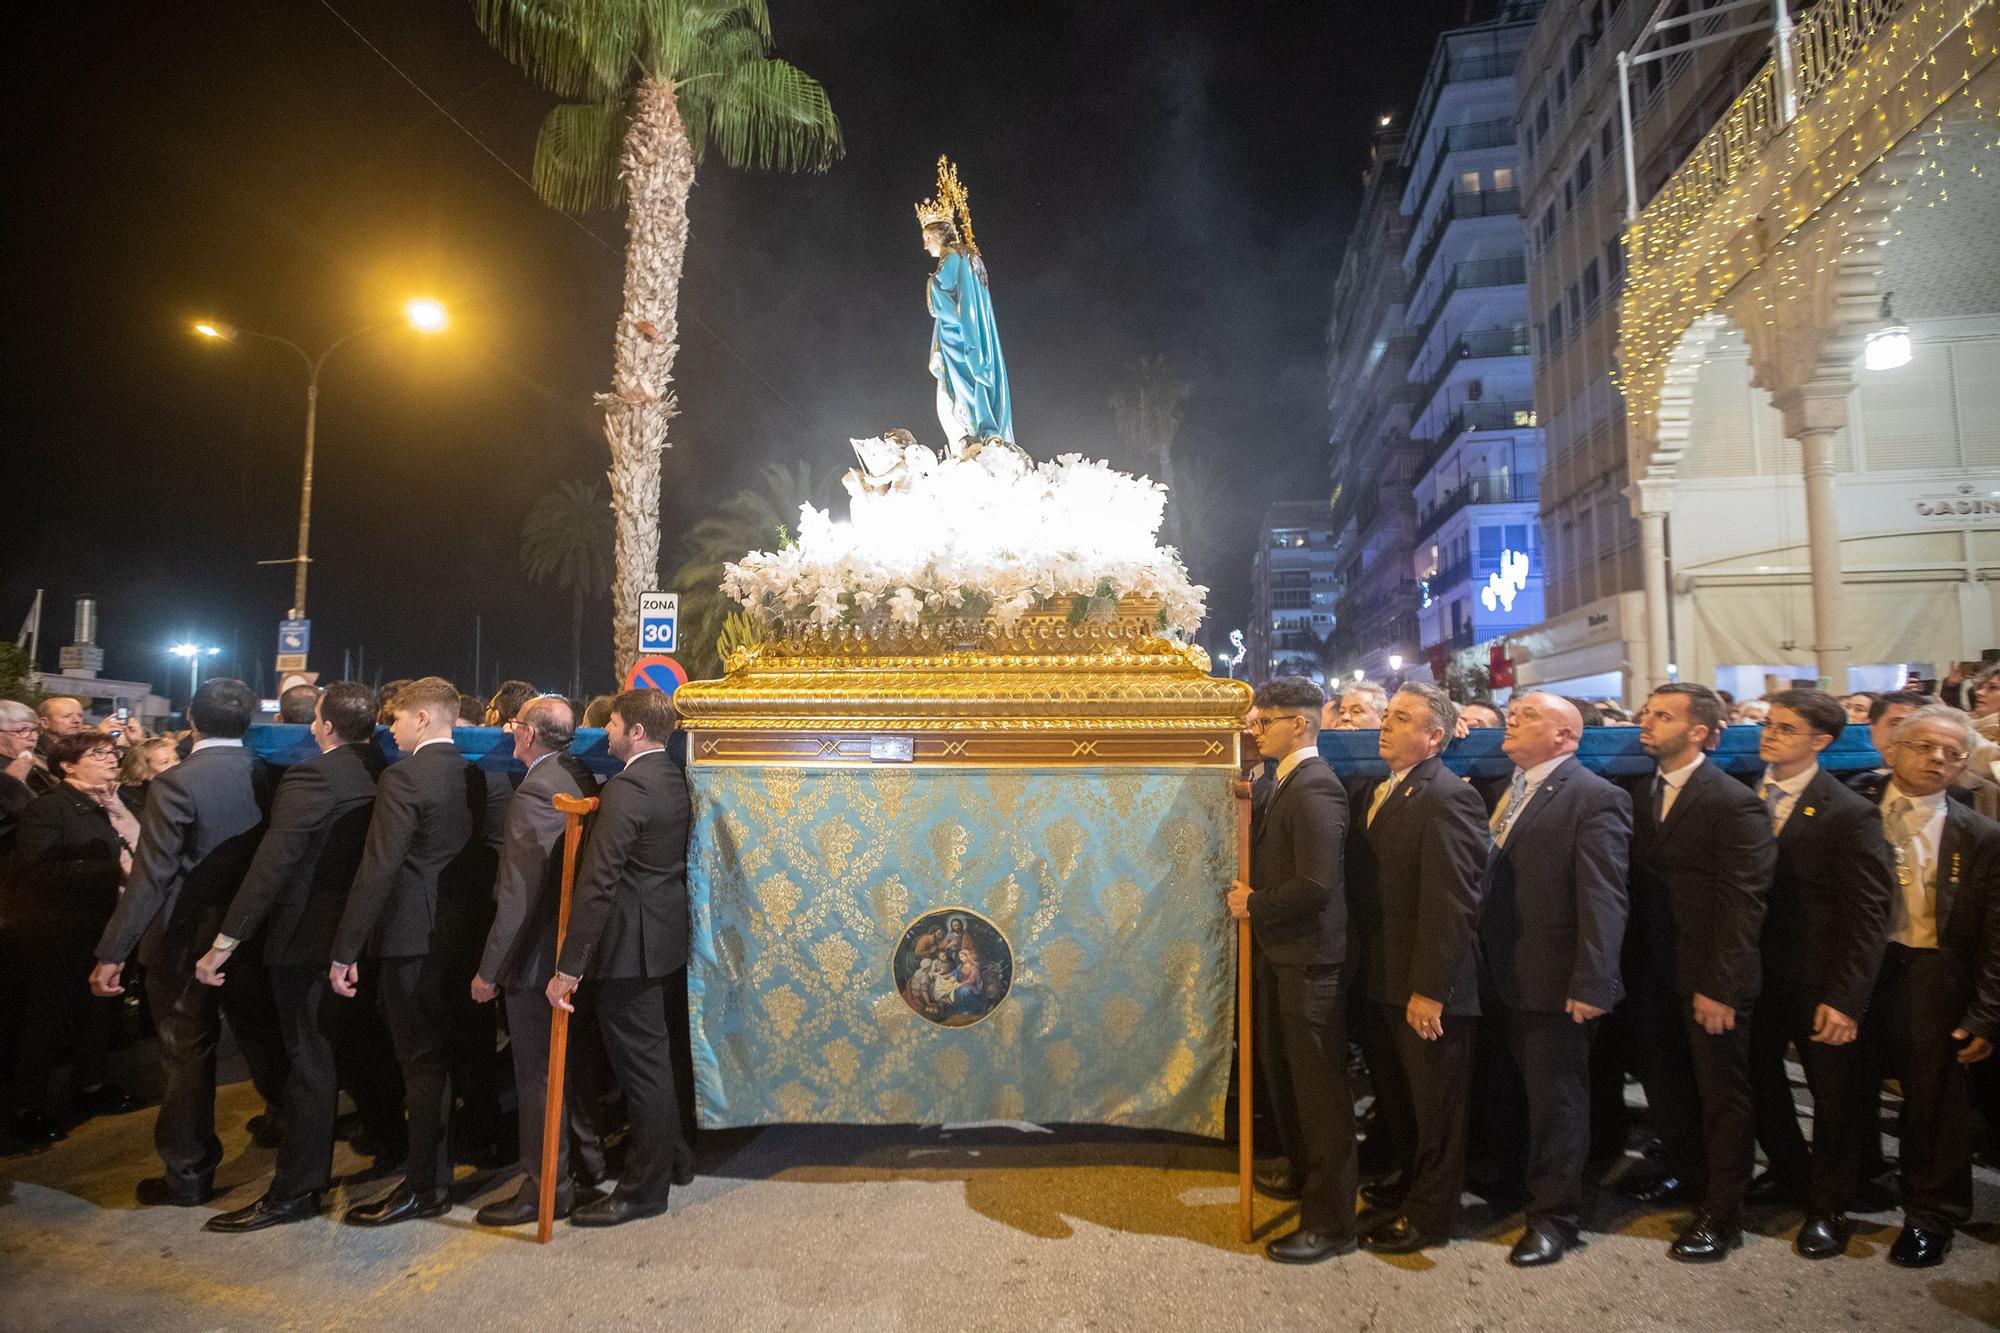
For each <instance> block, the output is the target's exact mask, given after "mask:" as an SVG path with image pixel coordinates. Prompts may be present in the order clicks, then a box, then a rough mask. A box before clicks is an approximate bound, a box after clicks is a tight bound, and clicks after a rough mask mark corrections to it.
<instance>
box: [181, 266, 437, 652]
mask: <svg viewBox="0 0 2000 1333" xmlns="http://www.w3.org/2000/svg"><path fill="white" fill-rule="evenodd" d="M449 322H450V321H449V319H448V318H447V316H446V314H445V309H444V306H443V305H441V304H439V303H438V302H436V301H433V300H430V299H428V298H423V297H420V298H418V299H416V300H412V301H410V302H409V303H407V304H406V305H404V307H403V313H402V315H401V317H400V318H397V319H385V320H382V321H381V322H380V323H377V324H369V325H366V326H365V327H362V328H358V329H356V330H354V331H353V332H352V333H348V334H343V335H342V336H340V337H338V338H336V339H334V340H333V341H332V342H331V343H329V344H328V345H327V348H326V350H325V351H323V352H321V353H320V354H319V355H318V356H314V355H312V353H310V352H308V351H306V349H305V348H303V347H301V346H299V345H298V344H297V343H295V342H293V341H292V340H291V339H290V338H280V337H278V336H277V335H276V334H272V333H259V332H258V331H257V330H256V329H245V328H239V327H238V326H236V325H234V324H225V323H223V322H222V321H221V320H217V319H205V320H200V321H198V322H197V323H196V324H195V326H194V331H195V332H196V333H198V334H200V335H201V336H202V337H204V338H211V339H214V340H216V341H219V342H235V341H236V340H237V339H238V338H258V339H262V340H263V341H264V342H271V343H278V344H280V345H281V346H285V347H289V348H291V349H292V350H293V351H294V352H297V353H298V354H299V360H301V361H303V362H304V363H305V367H306V458H305V470H304V474H303V476H302V479H301V480H300V482H299V553H298V554H297V555H295V556H292V557H291V558H290V559H288V560H264V561H259V562H258V563H260V564H266V565H291V566H293V574H292V608H291V613H290V617H289V618H290V619H292V620H303V619H305V614H306V566H307V565H308V564H310V563H311V557H310V556H309V555H308V554H307V542H308V538H309V537H310V536H311V534H312V493H313V427H314V424H315V422H316V420H317V418H318V416H319V372H320V368H321V367H323V366H324V365H326V359H327V358H328V357H329V356H332V355H333V353H334V350H335V349H336V348H339V347H343V346H345V345H346V344H348V343H351V342H353V341H354V340H355V339H356V338H360V337H363V336H365V335H367V334H370V333H378V332H380V331H381V330H383V329H387V328H394V327H395V326H396V325H398V324H408V325H409V326H410V327H411V328H413V329H415V330H417V331H418V332H419V333H436V332H438V331H439V330H441V329H443V328H444V327H445V325H446V324H447V323H449ZM181 646H182V647H187V646H188V645H185V644H183V645H181ZM174 651H175V652H176V653H178V652H180V648H175V649H174Z"/></svg>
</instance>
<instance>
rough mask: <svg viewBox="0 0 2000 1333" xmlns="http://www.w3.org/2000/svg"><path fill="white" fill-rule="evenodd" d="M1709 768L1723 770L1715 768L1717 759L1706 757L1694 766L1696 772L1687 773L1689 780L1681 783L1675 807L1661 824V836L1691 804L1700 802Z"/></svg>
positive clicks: (1678, 820) (1665, 833)
mask: <svg viewBox="0 0 2000 1333" xmlns="http://www.w3.org/2000/svg"><path fill="white" fill-rule="evenodd" d="M1709 769H1715V772H1716V773H1720V772H1721V771H1722V770H1721V769H1718V768H1715V761H1714V760H1713V759H1706V758H1704V759H1703V760H1702V761H1701V762H1700V763H1698V764H1696V765H1695V766H1694V772H1692V773H1690V774H1688V775H1687V781H1685V782H1683V783H1681V789H1680V793H1679V795H1677V796H1675V797H1674V805H1673V809H1671V810H1669V811H1667V818H1666V821H1665V822H1664V823H1662V824H1661V825H1660V836H1661V837H1663V838H1664V837H1665V836H1666V835H1667V834H1668V832H1669V831H1671V830H1672V828H1673V827H1674V825H1676V824H1678V823H1680V822H1681V816H1682V815H1684V814H1686V813H1687V808H1688V807H1689V806H1691V805H1697V804H1699V803H1700V797H1699V795H1698V793H1699V792H1700V790H1701V784H1702V783H1705V782H1707V781H1708V776H1706V771H1707V770H1709ZM1650 795H1651V793H1648V796H1649V797H1650Z"/></svg>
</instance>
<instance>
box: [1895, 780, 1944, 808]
mask: <svg viewBox="0 0 2000 1333" xmlns="http://www.w3.org/2000/svg"><path fill="white" fill-rule="evenodd" d="M1899 796H1900V797H1901V798H1902V799H1904V800H1906V801H1912V802H1915V803H1916V804H1917V805H1921V806H1924V807H1925V808H1927V809H1929V810H1930V812H1931V813H1932V814H1943V813H1944V805H1945V794H1944V793H1943V792H1937V793H1934V794H1933V795H1930V796H1912V795H1910V794H1909V793H1908V792H1906V791H1904V790H1903V789H1902V788H1901V787H1898V786H1897V785H1896V780H1895V779H1894V778H1890V779H1889V781H1888V782H1887V783H1886V784H1885V785H1884V786H1883V788H1882V804H1883V805H1887V804H1889V802H1891V801H1893V800H1895V799H1896V798H1897V797H1899Z"/></svg>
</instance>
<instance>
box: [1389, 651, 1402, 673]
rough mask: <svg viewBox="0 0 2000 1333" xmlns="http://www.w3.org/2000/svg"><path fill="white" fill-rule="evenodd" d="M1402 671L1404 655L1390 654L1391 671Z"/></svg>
mask: <svg viewBox="0 0 2000 1333" xmlns="http://www.w3.org/2000/svg"><path fill="white" fill-rule="evenodd" d="M1402 669H1403V655H1402V654H1401V653H1390V654H1389V670H1391V671H1401V670H1402Z"/></svg>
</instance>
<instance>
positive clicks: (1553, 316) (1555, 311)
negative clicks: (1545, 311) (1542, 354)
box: [1549, 301, 1563, 347]
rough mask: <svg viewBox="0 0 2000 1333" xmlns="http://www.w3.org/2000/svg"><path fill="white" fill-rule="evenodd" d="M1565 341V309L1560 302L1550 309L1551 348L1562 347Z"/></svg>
mask: <svg viewBox="0 0 2000 1333" xmlns="http://www.w3.org/2000/svg"><path fill="white" fill-rule="evenodd" d="M1562 340H1563V307H1562V302H1561V301H1558V302H1556V303H1555V304H1554V305H1552V306H1550V307H1549V346H1550V347H1560V346H1562Z"/></svg>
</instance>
